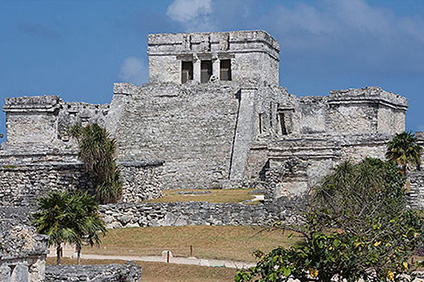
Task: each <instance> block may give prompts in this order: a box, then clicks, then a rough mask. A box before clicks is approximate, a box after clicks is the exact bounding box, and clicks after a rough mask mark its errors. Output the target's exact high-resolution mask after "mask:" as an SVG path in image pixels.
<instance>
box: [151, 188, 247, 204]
mask: <svg viewBox="0 0 424 282" xmlns="http://www.w3.org/2000/svg"><path fill="white" fill-rule="evenodd" d="M187 191H195V192H202V191H208V192H210V193H208V194H178V192H187ZM250 191H252V189H208V190H203V189H202V190H163V191H162V192H163V197H162V198H159V199H154V200H148V201H144V202H145V203H168V202H173V203H174V202H189V201H195V202H202V201H208V202H211V203H239V202H243V201H246V200H250V199H253V198H255V196H254V195H251V194H249V192H250Z"/></svg>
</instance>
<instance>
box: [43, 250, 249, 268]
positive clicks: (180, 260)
mask: <svg viewBox="0 0 424 282" xmlns="http://www.w3.org/2000/svg"><path fill="white" fill-rule="evenodd" d="M48 256H49V257H54V256H55V254H54V253H53V252H50V254H49V255H48ZM67 256H70V255H67V254H66V253H65V257H67ZM81 258H82V259H98V260H102V259H111V260H133V261H149V262H167V258H166V256H165V257H163V256H113V255H91V254H82V255H81ZM169 263H175V264H190V265H201V266H211V267H228V268H236V269H241V268H249V267H252V266H254V265H255V264H254V263H248V262H240V261H226V260H217V259H198V258H195V257H188V258H186V257H170V258H169Z"/></svg>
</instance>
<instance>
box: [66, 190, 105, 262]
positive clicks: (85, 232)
mask: <svg viewBox="0 0 424 282" xmlns="http://www.w3.org/2000/svg"><path fill="white" fill-rule="evenodd" d="M70 204H71V206H72V207H73V217H74V219H73V222H74V229H75V232H76V234H78V237H79V238H78V240H76V241H75V246H76V250H77V263H78V264H80V263H81V249H82V244H83V243H88V244H89V245H90V246H93V245H95V244H96V245H99V244H100V242H101V240H100V236H99V235H100V234H102V235H104V234H105V233H106V228H105V226H104V222H103V219H102V218H101V216H100V215H99V213H98V209H99V207H98V205H97V203H96V201H95V200H94V198H93V197H90V196H89V195H87V194H86V193H76V194H74V195H73V196H72V198H71V203H70Z"/></svg>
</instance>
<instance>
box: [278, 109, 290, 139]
mask: <svg viewBox="0 0 424 282" xmlns="http://www.w3.org/2000/svg"><path fill="white" fill-rule="evenodd" d="M278 118H279V119H280V132H281V135H287V134H288V133H287V128H286V121H285V120H284V114H282V113H279V114H278Z"/></svg>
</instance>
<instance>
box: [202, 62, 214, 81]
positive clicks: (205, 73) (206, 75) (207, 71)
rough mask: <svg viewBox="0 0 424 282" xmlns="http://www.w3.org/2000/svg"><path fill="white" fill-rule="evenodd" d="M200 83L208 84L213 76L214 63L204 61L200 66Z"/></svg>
mask: <svg viewBox="0 0 424 282" xmlns="http://www.w3.org/2000/svg"><path fill="white" fill-rule="evenodd" d="M200 70H201V75H200V82H201V83H206V82H208V81H209V79H210V78H211V76H212V61H202V63H201V65H200Z"/></svg>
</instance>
